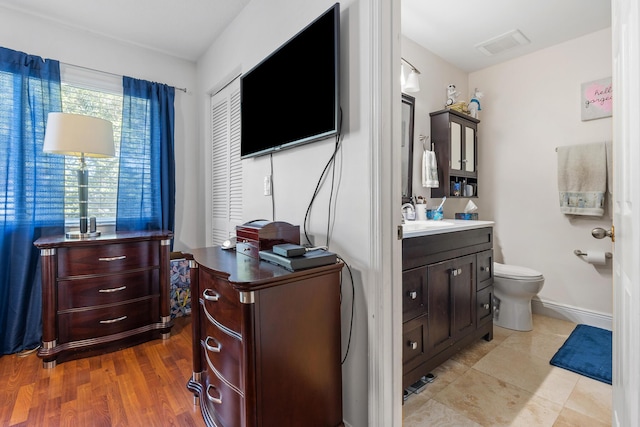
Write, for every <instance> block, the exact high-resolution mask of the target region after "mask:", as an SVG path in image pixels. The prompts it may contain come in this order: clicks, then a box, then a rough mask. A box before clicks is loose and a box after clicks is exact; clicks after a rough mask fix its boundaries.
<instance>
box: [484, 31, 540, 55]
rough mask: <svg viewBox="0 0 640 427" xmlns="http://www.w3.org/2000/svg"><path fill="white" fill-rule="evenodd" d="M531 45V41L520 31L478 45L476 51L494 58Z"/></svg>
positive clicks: (510, 32)
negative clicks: (519, 47) (499, 54)
mask: <svg viewBox="0 0 640 427" xmlns="http://www.w3.org/2000/svg"><path fill="white" fill-rule="evenodd" d="M529 43H531V42H530V41H529V39H528V38H526V37H525V36H524V34H522V33H521V32H520V30H512V31H509V32H508V33H504V34H502V35H501V36H498V37H494V38H492V39H490V40H487V41H485V42H482V43H480V44H477V45H476V49H478V50H479V51H480V52H482V53H484V54H485V55H487V56H493V55H497V54H498V53H502V52H505V51H507V50H511V49H513V48H516V47H518V46H524V45H526V44H529Z"/></svg>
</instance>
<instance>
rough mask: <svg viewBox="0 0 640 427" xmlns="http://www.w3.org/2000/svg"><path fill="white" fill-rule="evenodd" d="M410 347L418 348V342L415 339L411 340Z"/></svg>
mask: <svg viewBox="0 0 640 427" xmlns="http://www.w3.org/2000/svg"><path fill="white" fill-rule="evenodd" d="M409 347H411V350H416V349H417V348H418V343H417V342H415V341H409Z"/></svg>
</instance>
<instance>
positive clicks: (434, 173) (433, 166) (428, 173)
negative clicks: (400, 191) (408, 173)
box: [422, 150, 440, 188]
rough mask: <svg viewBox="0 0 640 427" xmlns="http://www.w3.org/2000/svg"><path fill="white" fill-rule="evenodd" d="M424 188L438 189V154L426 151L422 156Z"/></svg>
mask: <svg viewBox="0 0 640 427" xmlns="http://www.w3.org/2000/svg"><path fill="white" fill-rule="evenodd" d="M422 186H423V187H425V188H438V187H439V186H440V183H439V182H438V163H437V162H436V153H434V152H433V151H429V150H425V151H424V153H423V154H422Z"/></svg>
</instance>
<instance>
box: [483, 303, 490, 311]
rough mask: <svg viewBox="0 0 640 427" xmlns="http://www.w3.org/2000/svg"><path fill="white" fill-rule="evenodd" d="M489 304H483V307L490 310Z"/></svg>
mask: <svg viewBox="0 0 640 427" xmlns="http://www.w3.org/2000/svg"><path fill="white" fill-rule="evenodd" d="M489 307H490V306H489V304H482V308H484V309H485V310H489Z"/></svg>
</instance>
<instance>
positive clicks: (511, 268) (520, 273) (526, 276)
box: [493, 262, 543, 280]
mask: <svg viewBox="0 0 640 427" xmlns="http://www.w3.org/2000/svg"><path fill="white" fill-rule="evenodd" d="M493 274H494V276H498V277H504V278H505V279H515V280H536V279H542V278H543V276H542V273H540V272H539V271H536V270H533V269H531V268H526V267H519V266H517V265H508V264H500V263H499V262H494V263H493Z"/></svg>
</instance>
